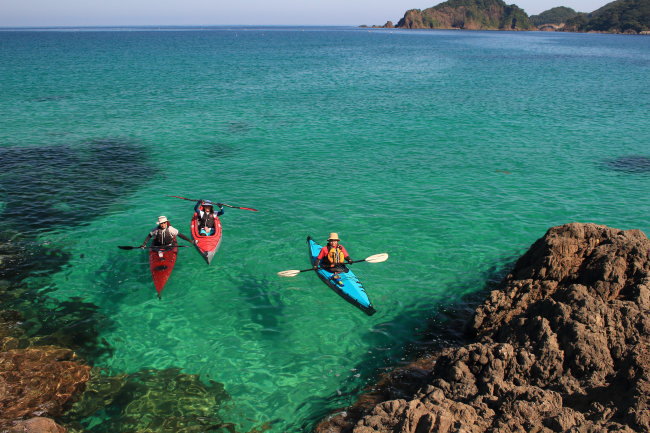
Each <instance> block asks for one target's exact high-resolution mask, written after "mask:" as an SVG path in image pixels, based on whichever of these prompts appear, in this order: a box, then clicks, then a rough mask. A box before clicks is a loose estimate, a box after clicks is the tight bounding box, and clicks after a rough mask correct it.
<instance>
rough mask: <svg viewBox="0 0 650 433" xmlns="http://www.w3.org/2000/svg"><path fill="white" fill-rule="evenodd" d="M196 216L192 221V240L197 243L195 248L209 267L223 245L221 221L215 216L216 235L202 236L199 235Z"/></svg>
mask: <svg viewBox="0 0 650 433" xmlns="http://www.w3.org/2000/svg"><path fill="white" fill-rule="evenodd" d="M196 215H197V214H196V212H195V213H194V216H192V221H191V222H190V230H191V232H192V238H193V239H194V240H195V241H196V244H195V245H194V246H195V247H196V249H197V250H198V252H199V253H200V254H201V257H203V258H204V259H205V261H206V262H207V263H208V265H209V264H210V262H211V261H212V258H213V257H214V253H216V252H217V250H218V249H219V245H221V221H219V217H217V216H216V215H215V216H214V223H215V226H216V227H215V230H214V234H212V235H210V236H206V235H201V234H199V229H198V221H197V219H196Z"/></svg>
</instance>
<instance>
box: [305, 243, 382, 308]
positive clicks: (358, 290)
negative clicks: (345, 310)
mask: <svg viewBox="0 0 650 433" xmlns="http://www.w3.org/2000/svg"><path fill="white" fill-rule="evenodd" d="M307 245H308V246H309V262H310V263H311V265H312V266H313V265H314V263H315V262H316V257H318V254H319V253H320V251H321V249H323V247H322V246H321V245H318V244H317V243H316V242H315V241H314V240H313V239H312V238H311V236H307ZM316 273H317V274H318V277H319V278H320V279H321V280H323V282H324V283H325V284H327V286H328V287H329V288H330V289H332V290H334V292H336V293H337V294H338V295H339V296H340V297H342V298H343V299H345V300H346V301H348V302H349V303H350V304H352V305H354V306H355V307H357V308H359V309H360V310H361V311H363V312H364V313H366V314H367V315H368V316H372V315H373V314H375V309H374V307H373V306H372V304H371V303H370V299H368V294H367V293H366V290H365V289H364V288H363V286H362V285H361V281H359V279H358V278H357V277H356V275H354V273H353V272H352V271H348V272H341V273H339V277H340V281H341V283H342V284H339V283H338V282H336V281H335V280H333V279H332V276H333V275H334V274H333V273H332V272H328V271H326V270H325V269H322V268H319V269H318V270H317V271H316Z"/></svg>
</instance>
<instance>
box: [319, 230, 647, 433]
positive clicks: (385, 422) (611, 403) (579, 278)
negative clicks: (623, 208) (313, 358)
mask: <svg viewBox="0 0 650 433" xmlns="http://www.w3.org/2000/svg"><path fill="white" fill-rule="evenodd" d="M649 313H650V240H648V238H647V237H646V236H645V235H644V234H643V233H642V232H640V231H638V230H629V231H622V230H616V229H612V228H608V227H605V226H598V225H595V224H577V223H575V224H568V225H564V226H560V227H555V228H552V229H550V230H549V231H548V232H547V233H546V235H545V236H544V237H543V238H541V239H540V240H538V241H537V242H536V243H535V244H534V245H533V246H532V247H531V248H530V250H529V251H528V252H527V253H526V254H524V255H523V256H522V257H521V258H520V259H519V261H518V262H517V263H516V265H515V267H514V269H513V270H512V272H511V273H510V275H508V276H507V277H506V279H505V280H504V281H503V283H502V284H501V287H500V289H498V290H494V291H492V292H491V293H490V294H489V296H488V299H487V300H485V302H484V303H483V304H482V305H480V306H479V307H478V308H477V309H476V312H475V314H474V317H473V318H472V320H471V323H470V326H469V329H470V333H471V334H472V335H473V342H472V343H470V344H466V345H464V346H461V347H453V348H446V349H443V350H440V351H438V352H437V353H434V354H432V355H431V356H429V357H426V358H423V359H420V360H418V361H417V362H416V363H414V364H413V365H411V366H409V367H405V368H400V369H399V370H396V371H395V372H394V373H392V374H391V375H388V376H386V377H384V378H383V379H382V383H380V385H379V390H380V391H376V392H374V393H373V394H371V397H364V398H362V399H361V400H360V401H359V403H357V404H356V405H355V406H354V407H352V408H350V410H348V411H347V414H346V415H345V416H341V415H340V416H338V417H334V418H332V419H330V420H328V421H325V422H323V423H321V424H320V425H319V426H318V427H317V431H318V432H344V431H348V432H349V431H353V432H355V433H371V432H373V433H374V432H382V433H383V432H386V433H388V432H401V433H424V432H452V431H453V432H458V431H462V432H472V433H483V432H540V433H541V432H544V433H547V432H548V433H550V432H569V431H571V432H585V433H591V432H605V431H610V432H611V431H615V432H647V431H650V407H649V404H648V398H649V396H650V345H649V343H650V337H649V336H650V314H649Z"/></svg>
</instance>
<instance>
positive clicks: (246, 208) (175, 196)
mask: <svg viewBox="0 0 650 433" xmlns="http://www.w3.org/2000/svg"><path fill="white" fill-rule="evenodd" d="M167 197H174V198H180V199H181V200H187V201H198V200H194V199H191V198H185V197H179V196H177V195H168V196H167ZM217 206H226V207H231V208H233V209H243V210H250V211H253V212H258V210H257V209H253V208H252V207H242V206H233V205H230V204H226V203H217Z"/></svg>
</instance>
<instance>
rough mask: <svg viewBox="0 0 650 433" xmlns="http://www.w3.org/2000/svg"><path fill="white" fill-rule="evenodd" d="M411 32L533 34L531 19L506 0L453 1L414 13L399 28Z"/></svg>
mask: <svg viewBox="0 0 650 433" xmlns="http://www.w3.org/2000/svg"><path fill="white" fill-rule="evenodd" d="M396 27H399V28H407V29H466V30H531V29H534V26H533V25H532V24H531V22H530V21H529V19H528V15H526V12H524V11H523V10H522V9H520V8H519V7H518V6H515V5H506V4H505V3H504V2H503V1H502V0H449V1H447V2H444V3H441V4H439V5H437V6H434V7H432V8H428V9H424V10H419V9H411V10H409V11H407V12H406V13H405V14H404V17H403V18H402V19H401V20H399V22H398V23H397V26H396Z"/></svg>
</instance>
